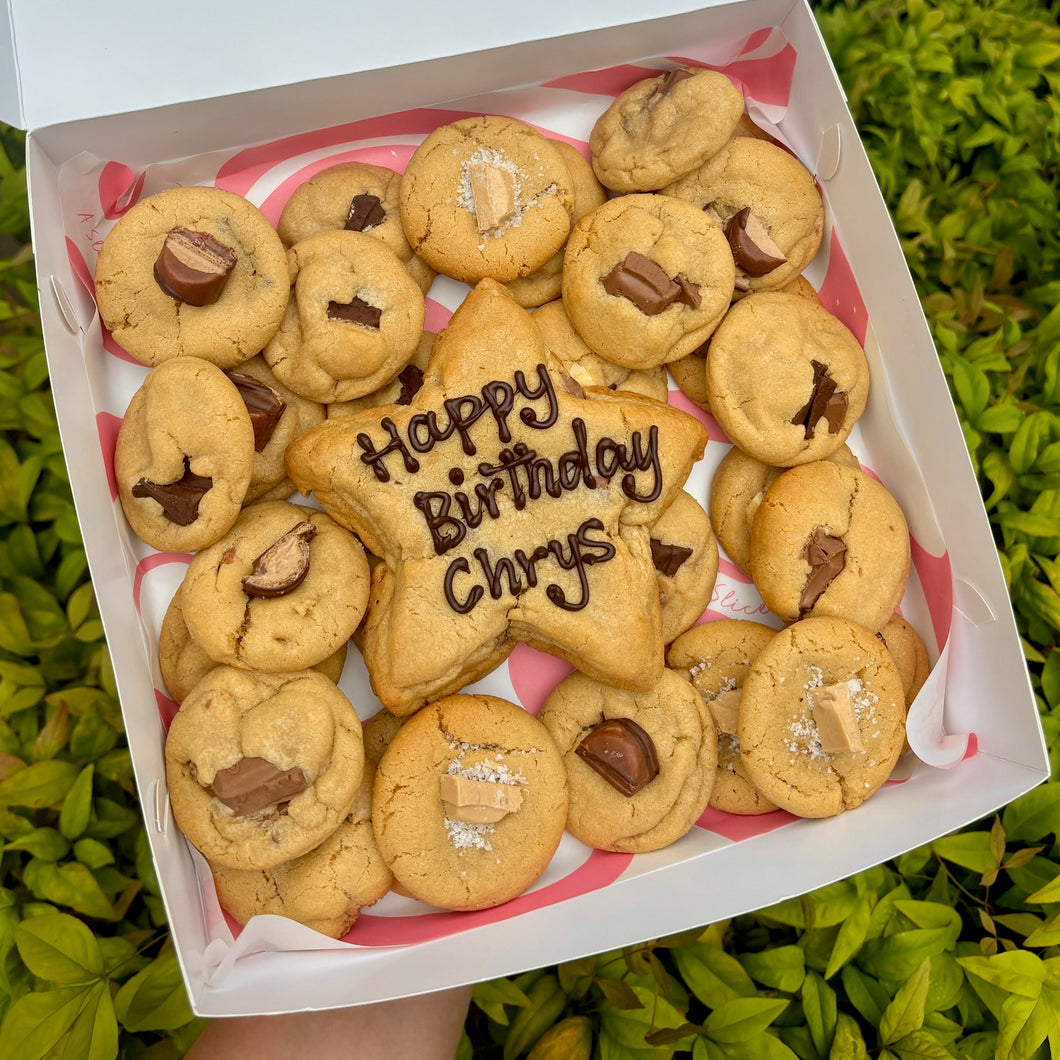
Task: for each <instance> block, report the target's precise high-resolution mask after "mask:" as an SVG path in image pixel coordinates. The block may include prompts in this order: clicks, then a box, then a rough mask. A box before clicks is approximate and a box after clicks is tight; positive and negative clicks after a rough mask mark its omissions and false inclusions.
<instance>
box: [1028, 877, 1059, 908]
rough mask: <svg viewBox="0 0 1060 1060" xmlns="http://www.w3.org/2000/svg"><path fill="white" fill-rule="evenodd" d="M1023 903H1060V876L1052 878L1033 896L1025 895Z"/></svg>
mask: <svg viewBox="0 0 1060 1060" xmlns="http://www.w3.org/2000/svg"><path fill="white" fill-rule="evenodd" d="M1025 901H1028V902H1033V903H1035V904H1037V905H1047V904H1049V903H1051V902H1060V876H1054V877H1053V879H1052V880H1050V881H1049V883H1047V884H1046V885H1045V886H1044V887H1039V888H1038V890H1036V891H1035V892H1034V893H1033V894H1029V895H1027V897H1026V899H1025Z"/></svg>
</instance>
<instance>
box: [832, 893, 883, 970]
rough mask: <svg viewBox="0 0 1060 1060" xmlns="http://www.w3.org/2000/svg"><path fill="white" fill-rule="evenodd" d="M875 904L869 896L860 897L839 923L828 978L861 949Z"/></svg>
mask: <svg viewBox="0 0 1060 1060" xmlns="http://www.w3.org/2000/svg"><path fill="white" fill-rule="evenodd" d="M873 904H874V903H873V902H872V900H870V899H869V898H868V897H867V896H863V897H861V898H859V899H858V900H857V901H856V902H855V903H854V907H853V908H852V909H851V911H850V915H849V916H848V917H847V918H846V920H844V921H843V923H842V924H840V925H839V933H838V934H837V935H836V940H835V945H833V946H832V952H831V955H830V956H829V958H828V967H827V968H826V969H825V973H824V975H825V978H826V979H831V977H832V976H833V975H835V973H836V972H838V971H839V969H840V968H842V967H843V965H844V964H846V962H847V961H849V960H850V959H851V958H852V957H854V955H855V954H856V953H857V952H858V950H860V949H861V944H862V943H863V942H864V941H865V937H866V935H867V934H868V930H869V922H870V920H871V917H872V907H873Z"/></svg>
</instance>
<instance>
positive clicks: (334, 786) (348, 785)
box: [166, 666, 364, 870]
mask: <svg viewBox="0 0 1060 1060" xmlns="http://www.w3.org/2000/svg"><path fill="white" fill-rule="evenodd" d="M363 769H364V749H363V747H362V744H361V725H360V722H359V721H358V720H357V715H356V713H355V712H354V709H353V707H352V706H351V705H350V702H349V700H348V699H347V698H346V697H345V696H344V695H343V694H342V693H341V692H340V691H339V690H338V689H337V688H336V687H335V685H334V684H332V683H331V682H330V681H329V680H328V679H327V678H326V677H324V676H323V675H322V674H319V673H317V672H316V671H315V670H305V671H302V672H301V673H296V674H263V673H252V672H249V671H246V670H235V669H233V668H232V667H229V666H219V667H217V669H215V670H213V671H212V672H211V673H209V674H208V675H207V676H206V677H205V678H204V679H203V680H202V681H201V682H200V683H199V684H198V685H197V686H196V687H195V689H194V690H193V692H192V694H191V695H189V696H188V697H187V699H185V700H184V702H183V703H182V704H181V706H180V710H179V711H178V713H177V715H176V717H175V718H174V719H173V723H172V725H171V726H170V729H169V735H168V736H167V738H166V783H167V784H168V786H169V798H170V802H171V803H172V805H173V817H174V819H175V820H176V822H177V826H178V827H179V828H180V830H181V831H182V832H183V833H184V835H185V837H186V838H187V839H188V841H189V842H190V843H191V844H192V845H193V846H195V847H196V848H197V849H198V850H199V851H200V852H201V853H202V854H203V856H204V857H206V858H207V860H209V861H211V862H215V863H217V864H219V865H224V866H228V867H230V868H234V869H255V870H262V869H271V868H275V866H277V865H279V864H281V863H282V862H284V861H290V860H291V859H292V858H297V857H300V856H301V855H302V854H305V853H306V852H307V851H309V850H312V849H313V847H315V846H317V845H318V844H319V843H322V842H323V841H324V840H325V839H326V838H327V837H328V836H329V835H331V834H332V833H333V832H334V831H335V829H336V828H338V827H339V825H340V824H341V823H342V821H343V820H344V819H345V817H346V816H347V814H349V812H350V810H351V809H352V807H353V804H354V800H355V799H356V796H357V788H358V785H359V784H360V782H361V774H362V772H363Z"/></svg>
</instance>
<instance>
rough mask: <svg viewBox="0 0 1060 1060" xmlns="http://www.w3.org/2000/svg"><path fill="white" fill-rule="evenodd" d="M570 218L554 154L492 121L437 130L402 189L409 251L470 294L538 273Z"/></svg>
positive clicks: (533, 136)
mask: <svg viewBox="0 0 1060 1060" xmlns="http://www.w3.org/2000/svg"><path fill="white" fill-rule="evenodd" d="M573 210H574V185H573V181H572V179H571V175H570V171H569V170H568V168H567V165H566V163H565V162H564V161H563V156H562V155H561V154H560V153H559V150H558V149H557V148H556V146H555V144H554V143H552V141H550V140H548V139H546V138H545V137H544V136H542V135H541V134H540V133H539V132H537V131H536V130H535V129H533V128H531V127H530V126H529V125H524V124H523V123H522V122H520V121H516V120H515V119H513V118H503V117H498V116H496V115H485V116H482V117H475V118H464V119H461V120H460V121H456V122H453V123H452V124H451V125H443V126H441V127H440V128H438V129H435V130H434V132H432V133H431V134H430V135H429V136H428V137H427V138H426V139H425V140H424V141H423V143H421V144H420V146H419V147H418V148H417V149H416V152H415V153H414V154H413V156H412V158H410V159H409V164H408V166H407V167H406V169H405V175H404V177H403V179H402V182H401V222H402V225H403V226H404V229H405V235H406V237H407V239H408V241H409V244H410V245H411V246H412V248H413V250H415V251H416V253H417V254H419V256H420V257H421V258H423V260H424V261H426V262H427V264H428V265H430V266H431V267H432V268H434V269H436V270H437V271H438V272H440V273H443V274H444V275H446V276H451V277H452V278H453V279H455V280H463V281H464V282H465V283H469V284H474V283H477V282H478V281H479V280H481V279H484V278H486V277H490V278H491V279H494V280H498V281H499V282H501V283H507V282H508V281H509V280H514V279H515V278H516V277H519V276H528V275H529V274H530V273H532V272H534V271H535V270H536V269H539V268H541V266H542V265H544V264H545V262H547V261H548V260H549V258H551V257H552V255H553V254H555V253H556V252H557V251H558V250H559V249H560V247H562V246H563V243H564V241H565V240H566V238H567V234H568V232H569V231H570V225H571V215H572V213H573Z"/></svg>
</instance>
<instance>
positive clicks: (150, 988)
mask: <svg viewBox="0 0 1060 1060" xmlns="http://www.w3.org/2000/svg"><path fill="white" fill-rule="evenodd" d="M504 982H507V980H504ZM480 985H485V984H480ZM508 986H509V987H511V989H510V990H508V989H505V988H502V990H501V993H504V994H506V995H507V996H509V997H514V996H515V995H516V994H519V995H520V996H522V997H523V998H525V997H526V995H525V994H523V993H522V991H521V990H518V988H516V987H514V986H512V984H511V983H508ZM494 996H498V995H494ZM475 1003H476V1004H478V1001H477V1000H476V1002H475ZM517 1003H518V1002H514V1001H512V1002H508V1004H517ZM480 1007H481V1006H480ZM114 1009H115V1012H116V1013H117V1016H118V1019H119V1020H120V1021H121V1023H122V1026H123V1027H125V1029H126V1030H130V1031H167V1030H172V1029H173V1028H175V1027H180V1026H183V1025H184V1024H185V1023H187V1022H188V1021H189V1020H191V1019H193V1018H194V1017H193V1014H192V1011H191V1008H190V1007H189V1005H188V995H187V993H186V992H185V990H184V982H183V980H182V979H181V977H180V966H179V965H178V964H177V958H176V955H175V954H174V953H173V952H172V951H170V952H168V953H164V954H162V955H161V956H160V957H157V958H155V960H153V961H152V962H151V963H150V964H149V965H148V966H147V967H146V968H144V969H143V971H140V972H137V973H136V975H134V976H133V977H132V978H131V979H130V980H129V981H128V982H127V983H125V984H124V986H122V988H121V989H120V990H119V991H118V994H117V997H115V999H114Z"/></svg>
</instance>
